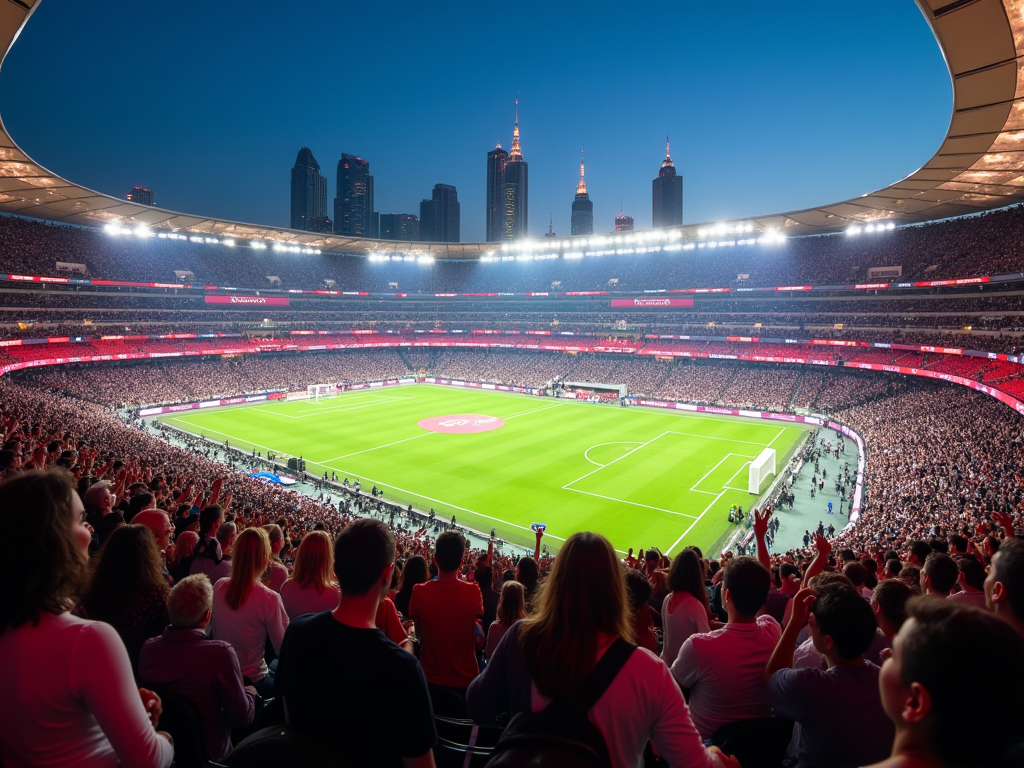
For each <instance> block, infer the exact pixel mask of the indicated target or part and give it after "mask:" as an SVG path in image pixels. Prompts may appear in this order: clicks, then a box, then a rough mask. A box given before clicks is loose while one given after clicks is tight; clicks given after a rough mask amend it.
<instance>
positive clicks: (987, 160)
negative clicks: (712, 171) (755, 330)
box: [0, 0, 1024, 259]
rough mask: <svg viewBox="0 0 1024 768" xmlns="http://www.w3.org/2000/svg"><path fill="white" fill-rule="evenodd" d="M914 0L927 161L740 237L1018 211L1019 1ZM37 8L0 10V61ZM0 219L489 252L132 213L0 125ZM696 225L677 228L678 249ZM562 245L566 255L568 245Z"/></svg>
mask: <svg viewBox="0 0 1024 768" xmlns="http://www.w3.org/2000/svg"><path fill="white" fill-rule="evenodd" d="M915 1H916V2H917V4H918V6H920V8H921V11H922V13H923V14H924V16H925V19H926V20H927V22H928V24H929V25H930V26H931V28H932V30H933V31H934V33H935V38H936V40H937V41H938V44H939V47H940V49H941V50H942V54H943V56H944V58H945V61H946V65H947V66H948V67H949V74H950V77H951V79H952V81H953V115H952V119H951V120H950V124H949V129H948V131H947V134H946V138H945V140H944V141H943V142H942V145H941V146H940V147H939V149H938V151H937V152H936V154H935V156H934V157H932V159H931V160H929V161H928V162H927V163H925V165H924V166H923V167H922V168H920V169H919V170H917V171H915V172H914V173H912V174H910V175H909V176H907V177H906V178H904V179H901V180H900V181H897V182H896V183H894V184H892V185H891V186H889V187H886V188H885V189H880V190H877V191H875V192H870V193H868V194H865V195H863V196H861V197H857V198H853V199H851V200H845V201H843V202H838V203H833V204H831V205H823V206H818V207H814V208H807V209H804V210H801V211H790V212H787V213H777V214H769V215H766V216H754V217H750V218H747V219H743V220H742V226H743V227H746V225H753V231H754V232H767V231H769V230H773V229H776V230H781V231H783V232H785V234H786V235H788V236H791V237H792V236H798V235H811V234H821V233H827V232H834V231H838V230H842V229H845V228H846V227H848V226H850V225H851V224H858V223H862V224H869V223H871V222H877V221H880V220H885V221H894V222H897V223H916V222H924V221H933V220H936V219H944V218H949V217H951V216H961V215H964V214H969V213H978V212H980V211H985V210H990V209H994V208H1001V207H1003V206H1006V205H1010V204H1013V203H1017V202H1021V201H1024V58H1022V57H1024V0H915ZM41 2H42V0H0V46H2V47H0V50H2V51H3V56H4V58H6V55H7V52H8V51H9V50H10V48H11V46H12V45H14V42H15V41H16V40H17V38H18V35H19V33H20V31H21V29H22V27H23V26H24V25H25V23H26V22H27V21H28V19H29V17H30V16H31V15H32V12H33V11H34V10H35V8H36V7H38V5H39V4H40V3H41ZM0 212H5V213H13V214H19V215H22V216H30V217H34V218H39V219H48V220H53V221H61V222H68V223H72V224H80V225H88V226H103V225H106V224H111V223H113V224H118V225H121V226H133V225H136V226H137V225H145V226H148V227H150V228H151V229H153V230H154V231H157V232H159V231H161V230H167V231H170V230H174V231H178V232H182V233H188V234H192V235H206V236H211V237H227V238H241V239H261V240H267V241H271V242H275V241H276V242H282V243H289V244H291V245H296V246H303V247H308V248H319V249H321V250H323V251H330V252H337V253H354V254H367V255H372V254H374V253H391V252H394V251H396V250H402V251H405V252H412V253H416V254H423V255H429V256H433V257H434V258H439V259H463V258H466V259H473V258H479V257H480V256H483V255H485V254H488V253H491V252H493V251H494V250H495V249H496V246H497V244H495V243H406V242H403V243H396V242H395V241H392V240H370V239H364V238H351V237H339V236H335V235H332V234H322V233H316V232H302V231H297V230H291V229H284V228H280V227H267V226H263V225H260V224H245V223H241V222H235V221H226V220H223V219H213V218H207V217H203V216H197V215H193V214H186V213H178V212H175V211H168V210H164V209H162V208H156V207H152V206H146V205H138V204H135V203H131V202H128V201H126V200H122V199H120V198H116V197H112V196H110V195H104V194H102V193H100V192H95V191H93V190H91V189H86V188H85V187H82V186H79V185H77V184H75V183H73V182H71V181H67V180H65V179H63V178H62V177H60V176H58V175H57V174H55V173H53V172H51V171H49V170H47V169H46V168H43V167H42V166H41V165H39V164H38V163H36V162H34V161H33V160H32V159H31V158H30V157H28V156H27V155H26V154H25V153H24V152H23V151H22V150H21V149H20V148H19V147H18V145H17V144H16V143H15V142H14V140H13V139H12V138H11V137H10V135H9V134H8V133H7V130H6V128H4V127H3V126H2V123H0ZM727 223H728V222H727ZM734 223H735V222H734ZM707 226H709V225H708V224H690V225H686V226H684V227H681V228H679V229H681V230H682V232H681V235H682V237H683V238H686V239H689V238H694V237H696V236H697V234H698V230H699V229H704V228H705V227H707ZM743 231H749V230H743ZM565 240H566V241H569V243H570V245H569V246H568V249H571V248H572V246H571V240H572V239H571V238H566V239H565Z"/></svg>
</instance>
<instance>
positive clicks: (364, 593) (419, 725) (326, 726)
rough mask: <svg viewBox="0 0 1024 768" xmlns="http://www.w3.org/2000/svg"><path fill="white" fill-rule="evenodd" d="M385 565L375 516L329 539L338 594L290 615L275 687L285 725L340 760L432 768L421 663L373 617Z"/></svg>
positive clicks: (391, 554)
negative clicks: (326, 606) (316, 609)
mask: <svg viewBox="0 0 1024 768" xmlns="http://www.w3.org/2000/svg"><path fill="white" fill-rule="evenodd" d="M394 564H395V537H394V535H393V534H392V533H391V531H390V530H388V527H387V526H386V525H384V523H382V522H381V521H379V520H374V519H371V518H363V519H361V520H356V521H355V522H354V523H352V524H351V525H349V526H347V527H346V528H344V529H343V530H342V532H341V533H340V534H339V535H338V538H337V540H336V541H335V543H334V574H335V576H337V578H338V584H339V586H340V587H341V601H340V602H339V604H338V607H337V608H335V609H334V610H333V611H326V612H324V613H315V614H309V615H307V616H302V617H300V618H298V619H295V620H294V621H292V623H291V624H289V626H288V631H287V632H286V633H285V636H284V642H283V643H282V645H281V653H280V656H279V659H278V667H277V676H276V677H275V678H274V692H275V694H276V695H277V696H283V697H284V701H285V706H286V707H287V710H286V711H287V712H288V719H289V722H290V724H291V725H292V726H294V727H295V728H297V729H298V730H300V731H305V732H307V733H309V734H310V735H312V736H320V737H322V738H323V739H324V740H325V741H328V742H329V743H330V744H331V745H332V746H336V747H337V749H338V756H339V759H344V760H345V761H346V764H351V765H374V766H381V767H382V768H383V767H389V766H395V767H396V768H397V767H398V766H401V767H402V768H433V765H434V757H433V747H434V744H435V742H436V741H437V731H436V730H435V728H434V714H433V710H432V709H431V704H430V694H429V693H428V692H427V680H426V678H425V677H424V675H423V670H422V668H421V667H420V663H419V661H417V660H416V657H415V656H413V655H412V654H411V653H409V652H408V651H405V650H403V649H402V648H399V647H398V646H397V645H395V644H394V643H393V642H391V641H390V640H389V639H388V638H387V637H386V636H385V635H384V633H383V632H381V631H380V630H379V629H377V627H376V624H375V617H376V615H377V606H378V605H379V604H380V602H381V600H382V599H383V598H384V596H385V595H386V594H387V592H388V589H389V588H390V586H391V572H392V570H394Z"/></svg>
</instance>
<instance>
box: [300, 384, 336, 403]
mask: <svg viewBox="0 0 1024 768" xmlns="http://www.w3.org/2000/svg"><path fill="white" fill-rule="evenodd" d="M306 392H307V393H308V395H309V399H310V400H313V401H314V402H317V403H319V402H320V399H321V398H324V397H331V396H333V395H336V394H338V385H337V384H310V385H308V386H307V387H306Z"/></svg>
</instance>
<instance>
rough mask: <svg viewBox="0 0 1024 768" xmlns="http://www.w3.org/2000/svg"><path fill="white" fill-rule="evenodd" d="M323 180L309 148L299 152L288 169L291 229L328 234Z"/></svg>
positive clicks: (318, 165)
mask: <svg viewBox="0 0 1024 768" xmlns="http://www.w3.org/2000/svg"><path fill="white" fill-rule="evenodd" d="M329 223H330V219H328V218H327V179H326V178H324V176H322V175H321V174H320V163H318V162H317V161H316V158H315V157H313V153H312V152H311V151H310V149H309V147H303V148H302V149H300V150H299V154H298V156H297V157H296V158H295V165H294V166H293V167H292V218H291V228H292V229H304V230H307V231H310V232H329V231H330V228H329V226H328V224H329Z"/></svg>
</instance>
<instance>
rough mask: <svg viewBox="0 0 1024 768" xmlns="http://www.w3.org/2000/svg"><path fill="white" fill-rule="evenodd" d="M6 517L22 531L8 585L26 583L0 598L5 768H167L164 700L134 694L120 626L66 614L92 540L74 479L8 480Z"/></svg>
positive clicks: (50, 475) (35, 475) (5, 565)
mask: <svg viewBox="0 0 1024 768" xmlns="http://www.w3.org/2000/svg"><path fill="white" fill-rule="evenodd" d="M0 519H3V521H4V522H6V523H7V524H8V525H12V524H13V523H14V521H17V525H18V530H19V543H18V546H17V547H11V548H10V549H9V551H8V552H7V554H6V555H5V556H4V557H3V558H0V579H2V580H3V583H4V584H7V585H20V586H18V587H17V588H11V589H8V590H6V591H5V592H4V597H3V600H0V679H3V681H4V685H3V688H2V689H0V723H2V724H3V727H0V763H2V764H3V765H5V766H7V768H20V767H21V766H29V765H48V766H64V767H66V768H72V767H74V768H100V766H104V767H105V766H111V765H116V764H120V765H132V766H141V767H143V768H167V766H169V765H170V764H171V761H172V760H173V758H174V748H173V747H172V746H171V743H170V737H169V736H167V734H162V733H158V732H157V731H156V730H155V726H156V722H157V720H158V719H159V716H160V698H159V697H158V696H157V695H156V694H154V693H153V692H152V691H147V690H145V689H143V688H137V687H136V685H135V679H134V677H133V675H132V668H131V663H130V662H129V660H128V653H127V652H126V651H125V647H124V643H123V642H122V641H121V638H120V637H119V636H118V634H117V632H116V631H115V630H114V629H113V627H111V626H109V625H107V624H104V623H103V622H99V621H91V620H86V619H82V618H79V617H77V616H73V615H72V614H71V613H69V612H68V609H69V608H70V607H71V606H72V605H74V603H75V601H76V599H77V597H78V595H79V594H81V593H82V591H83V590H84V588H85V584H86V582H87V580H88V573H89V542H90V540H91V538H92V532H91V530H90V529H89V527H88V526H87V525H86V523H85V508H84V507H83V505H82V501H81V499H80V498H79V497H78V494H77V493H76V492H75V488H74V485H73V482H72V477H71V475H69V474H67V473H66V472H63V471H61V470H53V471H50V472H24V473H22V474H19V475H17V476H15V477H12V478H10V479H8V480H5V481H4V482H2V483H0Z"/></svg>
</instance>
